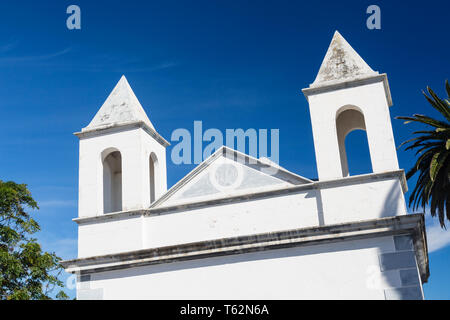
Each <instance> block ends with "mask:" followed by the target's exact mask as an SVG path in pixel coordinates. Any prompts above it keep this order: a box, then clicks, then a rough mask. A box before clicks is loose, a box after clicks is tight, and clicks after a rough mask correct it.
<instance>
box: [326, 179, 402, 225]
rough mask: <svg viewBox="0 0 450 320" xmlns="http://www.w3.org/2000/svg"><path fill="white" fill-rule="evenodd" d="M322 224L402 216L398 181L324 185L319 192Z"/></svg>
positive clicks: (400, 189)
mask: <svg viewBox="0 0 450 320" xmlns="http://www.w3.org/2000/svg"><path fill="white" fill-rule="evenodd" d="M320 195H321V198H322V204H323V212H324V223H325V224H336V223H344V222H352V221H360V220H370V219H377V218H384V217H392V216H398V215H405V214H406V213H407V212H406V205H405V199H404V195H403V190H402V186H401V183H400V180H398V179H395V178H390V179H385V180H378V181H376V180H375V181H371V182H368V183H354V184H348V185H343V186H333V185H331V186H330V187H325V188H322V189H321V192H320Z"/></svg>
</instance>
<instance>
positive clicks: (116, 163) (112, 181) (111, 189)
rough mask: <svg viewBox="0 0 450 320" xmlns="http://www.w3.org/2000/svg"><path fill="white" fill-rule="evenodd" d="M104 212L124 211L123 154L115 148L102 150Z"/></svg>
mask: <svg viewBox="0 0 450 320" xmlns="http://www.w3.org/2000/svg"><path fill="white" fill-rule="evenodd" d="M102 165H103V212H104V213H110V212H117V211H122V155H121V153H120V151H119V150H117V149H115V148H108V149H106V150H105V151H103V152H102Z"/></svg>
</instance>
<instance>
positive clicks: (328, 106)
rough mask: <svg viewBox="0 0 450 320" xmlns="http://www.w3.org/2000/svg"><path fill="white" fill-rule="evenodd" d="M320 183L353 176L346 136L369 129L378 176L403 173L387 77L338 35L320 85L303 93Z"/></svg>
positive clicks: (327, 54) (328, 53)
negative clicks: (386, 173)
mask: <svg viewBox="0 0 450 320" xmlns="http://www.w3.org/2000/svg"><path fill="white" fill-rule="evenodd" d="M303 93H304V95H305V96H306V98H307V100H308V103H309V108H310V115H311V123H312V130H313V137H314V147H315V153H316V162H317V170H318V174H319V180H329V179H336V178H342V177H346V176H348V175H349V170H348V164H347V153H346V150H345V137H346V136H347V134H349V133H350V132H351V131H353V130H358V129H359V130H365V131H366V133H367V140H368V144H369V150H370V158H371V163H372V169H373V172H374V173H381V172H386V171H394V170H398V160H397V152H396V148H395V143H394V136H393V133H392V126H391V120H390V114H389V107H390V106H391V105H392V99H391V93H390V90H389V83H388V80H387V75H386V74H379V73H378V72H376V71H373V70H372V69H371V68H370V67H369V65H367V63H366V62H365V61H364V60H363V59H362V58H361V57H360V56H359V55H358V53H357V52H356V51H355V50H353V48H352V47H351V46H350V45H349V44H348V42H347V41H346V40H345V39H344V38H343V37H342V36H341V34H340V33H339V32H338V31H336V32H335V34H334V36H333V39H332V41H331V44H330V46H329V48H328V51H327V53H326V55H325V58H324V60H323V62H322V65H321V67H320V70H319V73H318V74H317V77H316V79H315V81H314V82H313V83H312V84H311V85H310V86H309V88H306V89H303Z"/></svg>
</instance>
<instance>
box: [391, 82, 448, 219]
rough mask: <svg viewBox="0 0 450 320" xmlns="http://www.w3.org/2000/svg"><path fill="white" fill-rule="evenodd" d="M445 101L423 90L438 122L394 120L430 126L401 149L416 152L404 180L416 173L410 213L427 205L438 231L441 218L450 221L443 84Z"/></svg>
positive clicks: (415, 118)
mask: <svg viewBox="0 0 450 320" xmlns="http://www.w3.org/2000/svg"><path fill="white" fill-rule="evenodd" d="M445 89H446V91H447V99H440V98H439V97H438V96H437V95H436V94H435V93H434V91H433V90H431V89H430V88H429V87H427V91H428V93H429V96H428V95H427V94H426V93H425V92H424V93H423V94H424V96H425V98H426V99H427V101H428V102H429V103H430V105H431V106H432V107H433V108H434V109H436V110H437V111H438V112H439V113H440V114H441V115H442V119H433V118H431V117H427V116H424V115H421V114H414V115H413V116H412V117H397V119H403V120H406V122H405V123H410V122H419V123H422V124H425V125H427V126H428V127H431V128H430V130H424V131H416V132H414V133H413V134H415V135H416V136H415V137H414V138H412V139H409V140H407V141H405V142H403V143H402V144H401V145H400V146H402V145H404V144H406V145H407V148H406V149H405V150H412V149H414V150H415V151H416V156H417V160H416V164H415V165H414V167H412V168H411V169H410V170H409V171H408V173H407V174H406V177H407V178H408V179H410V178H411V177H412V176H414V175H415V174H416V173H418V174H419V175H418V178H417V183H416V186H415V188H414V190H413V191H412V193H411V196H410V198H409V205H412V206H413V210H415V209H417V208H418V207H421V208H423V209H425V207H426V206H427V205H429V206H430V211H431V215H432V216H433V217H435V216H436V215H437V216H438V217H439V222H440V224H441V227H442V228H445V218H447V220H450V203H449V199H450V171H449V170H450V85H449V83H448V80H447V81H446V82H445Z"/></svg>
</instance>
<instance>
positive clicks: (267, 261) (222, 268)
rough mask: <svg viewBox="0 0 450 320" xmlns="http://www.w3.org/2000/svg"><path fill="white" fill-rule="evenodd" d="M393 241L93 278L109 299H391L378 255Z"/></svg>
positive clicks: (93, 283)
mask: <svg viewBox="0 0 450 320" xmlns="http://www.w3.org/2000/svg"><path fill="white" fill-rule="evenodd" d="M393 250H395V249H394V244H393V239H392V237H382V238H375V239H374V238H372V239H365V240H354V241H346V242H340V243H332V244H323V245H315V246H309V247H303V248H289V249H279V250H271V251H264V252H258V253H248V254H240V255H233V256H226V257H214V258H207V259H201V260H194V261H185V262H175V263H169V264H163V265H154V266H146V267H139V268H131V269H125V270H119V271H110V272H103V273H97V274H93V275H92V278H91V280H92V281H91V282H89V283H88V284H86V286H88V287H89V289H93V290H100V296H101V298H103V299H224V300H230V299H385V296H384V293H383V289H384V288H388V287H393V286H395V285H396V283H393V282H392V279H389V278H387V277H383V276H382V274H381V272H380V265H379V259H378V254H379V253H381V252H386V251H387V252H389V251H393Z"/></svg>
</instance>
